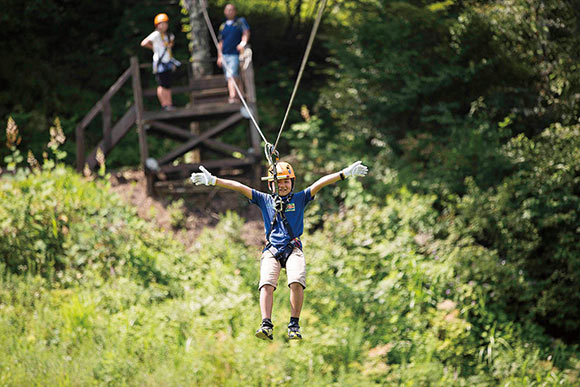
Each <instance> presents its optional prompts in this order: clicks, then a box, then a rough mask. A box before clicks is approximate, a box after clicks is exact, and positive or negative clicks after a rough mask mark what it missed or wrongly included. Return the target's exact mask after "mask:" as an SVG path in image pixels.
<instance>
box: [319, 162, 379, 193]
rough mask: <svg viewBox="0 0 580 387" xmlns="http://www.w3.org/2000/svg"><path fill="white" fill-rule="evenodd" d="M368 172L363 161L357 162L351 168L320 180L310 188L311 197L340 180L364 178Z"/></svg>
mask: <svg viewBox="0 0 580 387" xmlns="http://www.w3.org/2000/svg"><path fill="white" fill-rule="evenodd" d="M368 170H369V169H368V168H367V167H366V166H365V165H363V163H362V161H357V162H356V163H353V164H351V165H350V166H348V167H346V168H344V169H343V170H342V171H340V172H335V173H331V174H330V175H326V176H323V177H321V178H320V179H318V180H317V181H316V182H315V183H314V184H312V185H311V186H310V195H312V196H314V195H316V194H317V193H318V191H320V190H321V189H322V188H323V187H326V186H327V185H330V184H333V183H336V182H337V181H339V180H344V179H346V178H347V177H349V176H364V175H366V174H367V172H368Z"/></svg>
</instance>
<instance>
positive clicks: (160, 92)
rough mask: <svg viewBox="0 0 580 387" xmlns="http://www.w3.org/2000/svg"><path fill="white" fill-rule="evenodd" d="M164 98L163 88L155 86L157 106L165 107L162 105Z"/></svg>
mask: <svg viewBox="0 0 580 387" xmlns="http://www.w3.org/2000/svg"><path fill="white" fill-rule="evenodd" d="M164 98H165V97H164V95H163V87H161V86H157V99H158V100H159V104H160V105H161V106H165V105H164V104H163V102H164V101H165V99H164Z"/></svg>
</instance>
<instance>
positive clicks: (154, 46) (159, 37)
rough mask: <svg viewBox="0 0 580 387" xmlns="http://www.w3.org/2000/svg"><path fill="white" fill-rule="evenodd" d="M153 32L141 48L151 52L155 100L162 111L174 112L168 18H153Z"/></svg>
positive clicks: (142, 43) (171, 44) (171, 35)
mask: <svg viewBox="0 0 580 387" xmlns="http://www.w3.org/2000/svg"><path fill="white" fill-rule="evenodd" d="M154 23H155V31H153V32H152V33H150V34H149V36H147V37H146V38H145V39H143V41H142V42H141V47H145V48H149V49H151V50H153V73H154V74H155V77H156V79H157V83H158V86H157V98H158V99H159V103H160V104H161V108H162V109H163V110H175V107H174V106H173V102H172V97H171V73H172V66H173V64H172V62H171V59H172V54H171V48H172V47H173V42H174V40H175V36H174V35H173V34H172V33H168V29H169V17H168V16H167V14H165V13H160V14H158V15H157V16H155V20H154Z"/></svg>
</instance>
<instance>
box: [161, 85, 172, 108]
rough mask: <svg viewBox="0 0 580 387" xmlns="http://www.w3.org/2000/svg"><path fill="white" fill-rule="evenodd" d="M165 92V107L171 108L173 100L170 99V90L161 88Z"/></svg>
mask: <svg viewBox="0 0 580 387" xmlns="http://www.w3.org/2000/svg"><path fill="white" fill-rule="evenodd" d="M163 91H164V92H165V103H166V105H167V106H173V100H172V98H171V89H166V88H163Z"/></svg>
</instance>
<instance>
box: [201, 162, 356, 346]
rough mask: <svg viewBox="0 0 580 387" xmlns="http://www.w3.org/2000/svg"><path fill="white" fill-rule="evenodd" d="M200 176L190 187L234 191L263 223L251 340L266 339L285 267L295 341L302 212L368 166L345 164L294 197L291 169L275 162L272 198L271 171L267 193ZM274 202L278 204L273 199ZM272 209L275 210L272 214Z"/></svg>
mask: <svg viewBox="0 0 580 387" xmlns="http://www.w3.org/2000/svg"><path fill="white" fill-rule="evenodd" d="M199 169H200V170H201V172H199V173H195V172H194V173H192V174H191V181H192V182H193V183H195V184H196V185H200V184H205V185H215V186H218V187H223V188H228V189H231V190H233V191H236V192H239V193H241V194H242V195H244V196H245V197H247V198H248V199H250V202H251V203H253V204H256V205H258V206H259V207H260V210H261V211H262V217H263V219H264V228H265V231H266V240H267V245H266V247H265V248H264V250H263V252H262V258H261V260H260V284H259V286H258V289H259V291H260V310H261V313H262V323H261V324H260V327H259V328H258V330H257V331H256V337H258V338H260V339H263V340H272V339H273V338H274V336H273V330H274V324H272V305H273V303H274V290H276V286H277V285H278V276H279V275H280V270H281V268H286V274H287V277H288V287H289V288H290V310H291V314H290V323H289V324H288V338H289V339H290V340H301V339H302V334H301V333H300V325H299V318H300V312H301V310H302V302H303V300H304V289H305V288H306V261H305V259H304V254H303V253H302V242H301V241H300V236H301V235H302V232H303V231H304V209H305V207H306V205H307V204H308V203H309V202H310V201H311V200H313V199H314V196H315V195H316V194H317V193H318V191H320V190H321V189H322V188H323V187H326V186H327V185H329V184H333V183H335V182H337V181H339V180H344V179H346V178H347V177H349V176H365V175H366V174H367V171H368V168H367V167H366V166H364V165H363V164H362V163H361V162H360V161H357V162H356V163H354V164H352V165H350V166H349V167H347V168H345V169H343V170H341V171H340V172H335V173H331V174H329V175H326V176H324V177H322V178H320V179H319V180H317V181H316V182H315V183H314V184H312V185H311V186H310V187H308V188H307V189H305V190H304V191H300V192H296V193H294V192H293V191H294V187H295V180H296V175H295V174H294V168H292V166H291V165H290V164H288V163H286V162H283V161H280V162H278V163H277V164H276V171H277V173H276V175H277V176H276V178H277V181H278V195H275V182H274V171H273V168H272V167H270V170H269V171H268V177H267V180H268V188H269V189H270V191H271V192H272V194H271V195H269V194H266V193H263V192H259V191H256V190H255V189H252V188H250V187H248V186H246V185H244V184H242V183H239V182H237V181H234V180H227V179H221V178H218V177H216V176H213V175H212V174H211V173H209V172H208V171H207V169H205V168H204V167H203V166H200V167H199ZM276 199H278V203H276V202H277V200H276ZM277 208H278V209H279V211H277Z"/></svg>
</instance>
